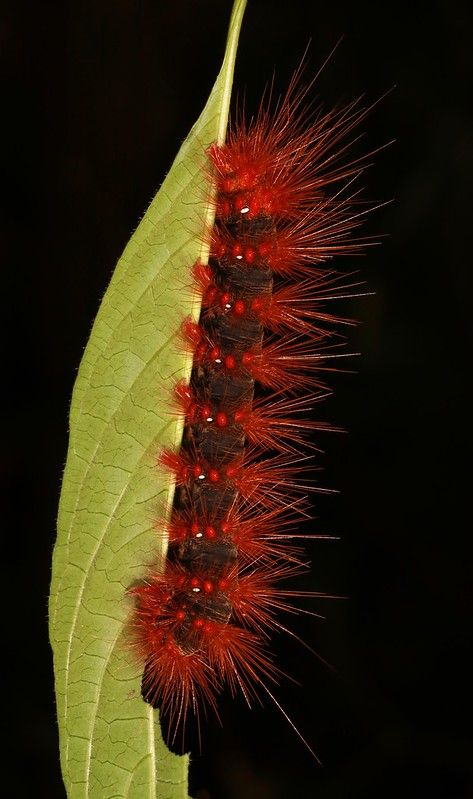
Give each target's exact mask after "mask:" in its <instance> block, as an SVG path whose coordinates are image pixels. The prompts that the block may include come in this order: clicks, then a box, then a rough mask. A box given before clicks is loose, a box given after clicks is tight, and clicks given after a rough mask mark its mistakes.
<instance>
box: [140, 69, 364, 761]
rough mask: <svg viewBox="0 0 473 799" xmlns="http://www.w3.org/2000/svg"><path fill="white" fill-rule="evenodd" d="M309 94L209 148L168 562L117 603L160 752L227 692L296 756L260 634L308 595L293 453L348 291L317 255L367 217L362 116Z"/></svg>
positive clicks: (301, 499) (302, 462)
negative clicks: (162, 739)
mask: <svg viewBox="0 0 473 799" xmlns="http://www.w3.org/2000/svg"><path fill="white" fill-rule="evenodd" d="M311 86H312V82H311V83H310V84H309V85H304V84H303V81H302V66H301V67H300V68H299V69H298V70H297V71H296V73H295V75H294V77H293V79H292V81H291V82H290V85H289V87H288V89H287V92H286V94H285V95H284V97H283V98H282V99H281V100H279V101H273V99H272V92H271V91H269V92H268V93H267V95H266V97H264V98H263V100H262V102H261V105H260V108H259V111H258V113H257V115H256V116H255V117H254V118H253V119H252V120H251V121H249V122H246V121H245V119H244V116H243V114H242V113H238V114H237V116H236V120H235V122H234V123H232V124H231V125H230V128H229V132H228V136H227V140H226V143H225V144H223V145H222V146H218V145H216V144H215V145H212V146H211V147H210V148H209V149H208V161H209V180H210V181H212V182H214V184H215V185H216V201H215V203H216V206H215V211H216V218H215V224H214V227H213V229H212V230H211V231H209V233H208V235H209V239H210V259H209V263H208V264H206V263H201V262H198V263H196V264H189V271H190V272H191V271H192V275H193V279H194V280H195V283H196V285H197V286H198V288H199V291H200V292H201V296H202V313H201V317H200V320H199V322H198V323H195V322H193V321H192V320H185V321H184V323H183V325H182V328H181V336H182V339H183V340H184V341H185V342H186V343H187V346H189V347H190V348H191V349H192V352H193V369H192V375H191V379H190V382H189V383H183V382H180V383H178V384H177V385H176V386H175V389H174V395H175V402H176V403H177V404H178V406H179V408H180V411H181V412H182V414H183V415H184V416H185V427H184V435H183V440H182V444H181V447H180V449H179V450H176V451H170V450H165V451H163V452H162V453H161V455H160V458H159V464H158V466H157V468H166V469H169V470H170V471H171V472H172V473H173V475H174V478H175V482H176V494H175V500H174V506H173V510H172V515H171V518H170V521H169V522H168V523H167V525H166V532H167V534H168V536H169V548H168V555H167V560H166V564H165V568H164V571H160V572H154V571H151V572H150V573H149V574H148V575H147V576H146V577H145V579H144V580H143V581H142V582H141V583H139V584H138V585H136V586H134V587H133V588H132V590H131V592H132V594H133V595H134V597H135V600H136V609H135V612H134V616H133V622H132V624H133V635H134V643H135V647H136V650H137V652H138V653H139V657H140V658H141V661H142V662H143V665H144V674H143V681H142V694H143V698H144V699H145V700H146V701H147V702H149V703H150V704H151V705H153V706H154V707H159V708H160V709H161V712H162V716H163V718H164V720H165V723H166V727H167V737H168V740H169V741H170V742H172V743H174V742H175V739H176V736H177V735H178V731H179V729H183V728H184V727H185V724H186V721H187V719H188V715H189V712H190V711H192V712H193V713H194V714H195V715H196V716H197V718H199V712H200V710H201V707H202V705H203V704H204V705H205V706H210V707H211V708H213V710H214V711H215V712H216V713H217V715H218V694H219V692H220V691H221V690H222V689H223V687H224V686H228V687H229V688H230V690H231V692H232V693H233V694H236V693H241V694H243V696H244V698H245V699H246V701H247V702H248V704H251V702H252V701H253V700H254V699H255V698H256V697H259V696H260V695H265V694H266V695H267V696H269V697H270V699H271V700H272V701H273V702H274V703H275V704H276V705H277V706H278V708H279V709H280V710H281V711H282V713H283V714H284V715H285V716H286V718H287V720H288V721H289V723H290V724H291V725H292V726H293V727H294V729H295V730H296V732H297V734H298V735H299V736H300V737H301V738H302V740H303V741H304V743H305V744H306V746H307V747H308V748H309V749H310V751H312V749H311V748H310V746H309V744H308V743H307V742H306V741H305V739H304V738H303V736H302V734H301V733H300V732H299V731H298V730H297V728H296V727H295V725H294V724H293V722H292V721H291V719H289V717H288V716H287V714H286V713H285V711H284V710H283V708H282V707H281V706H280V704H279V702H278V700H277V698H276V696H275V694H274V691H273V685H274V683H276V682H277V681H278V679H279V678H280V677H281V676H282V672H281V671H280V669H279V667H278V666H277V665H276V664H275V663H274V662H273V659H272V656H271V650H270V634H271V632H272V631H273V630H282V631H285V632H288V633H289V634H292V633H291V631H290V630H289V629H288V628H287V627H286V625H285V623H284V622H283V621H282V620H281V614H283V613H284V612H287V611H288V612H294V611H297V601H298V599H300V598H301V597H303V596H312V597H313V596H320V594H316V593H312V592H311V593H310V594H307V593H304V592H301V591H297V590H289V589H288V588H286V587H285V581H286V580H287V579H288V578H291V577H293V576H295V575H297V574H298V573H300V571H301V570H302V569H304V568H305V559H304V553H303V551H302V550H301V549H300V547H299V546H298V545H297V539H298V532H297V519H298V518H299V517H300V516H301V515H307V513H308V500H307V491H308V490H310V488H311V482H310V470H311V468H312V463H311V461H310V459H308V457H307V453H309V454H310V451H311V447H313V446H314V444H313V442H312V439H311V436H312V434H313V432H314V431H316V430H318V429H323V428H326V427H327V425H325V424H323V423H318V422H316V421H314V420H312V419H310V418H306V417H305V416H304V414H307V413H308V411H309V410H310V408H311V407H312V406H313V405H314V403H317V402H318V401H319V400H320V399H322V398H323V397H324V396H326V394H327V392H328V388H327V385H326V374H327V372H329V371H330V370H331V369H332V368H334V366H332V364H334V362H335V363H336V359H338V358H340V357H343V355H344V352H343V351H341V347H342V338H341V335H340V329H341V326H342V325H345V324H348V323H349V320H347V319H344V318H340V317H338V316H336V315H334V314H332V313H331V312H330V309H329V305H330V301H331V300H332V299H334V298H337V297H339V296H341V295H342V294H343V295H346V294H347V292H348V291H350V290H352V285H351V284H350V281H349V279H347V278H344V277H343V276H342V275H340V274H339V273H338V272H337V271H336V270H335V267H334V266H333V258H334V257H335V256H340V255H346V254H353V253H356V252H358V251H359V249H360V248H361V247H362V246H363V243H364V242H363V238H362V237H360V236H359V235H356V231H357V230H358V228H359V226H360V225H361V224H362V222H363V218H364V216H365V215H366V213H367V212H368V210H369V209H368V208H367V206H366V205H363V204H361V202H360V201H359V192H358V188H357V184H356V179H357V178H358V177H359V175H360V174H361V172H362V171H363V169H364V167H365V165H366V163H367V157H368V156H367V155H363V156H361V157H355V156H352V155H351V152H352V150H351V146H350V145H351V141H350V139H351V134H352V133H353V131H354V130H355V128H357V126H358V125H359V124H360V122H361V120H362V119H363V118H364V117H365V115H366V114H367V112H368V110H369V109H367V108H365V107H363V106H362V104H361V102H360V101H359V100H355V101H353V102H352V103H350V104H348V105H345V106H343V107H340V108H337V109H335V110H333V111H329V112H322V111H321V110H320V109H319V108H314V107H312V106H311V104H310V103H309V102H308V100H307V96H308V92H309V90H310V88H311ZM299 537H302V536H299ZM314 756H315V755H314Z"/></svg>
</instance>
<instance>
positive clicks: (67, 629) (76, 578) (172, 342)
mask: <svg viewBox="0 0 473 799" xmlns="http://www.w3.org/2000/svg"><path fill="white" fill-rule="evenodd" d="M245 5H246V0H236V2H235V4H234V8H233V14H232V18H231V22H230V29H229V36H228V42H227V48H226V53H225V58H224V62H223V66H222V69H221V71H220V74H219V76H218V78H217V81H216V83H215V86H214V88H213V90H212V92H211V95H210V97H209V100H208V102H207V105H206V106H205V108H204V110H203V112H202V114H201V116H200V118H199V119H198V121H197V122H196V124H195V125H194V127H193V128H192V130H191V132H190V134H189V136H188V138H187V139H186V140H185V142H184V144H183V145H182V147H181V149H180V151H179V154H178V156H177V158H176V160H175V162H174V164H173V166H172V168H171V171H170V172H169V174H168V175H167V177H166V179H165V181H164V183H163V185H162V186H161V188H160V190H159V192H158V193H157V195H156V197H155V198H154V200H153V201H152V203H151V205H150V207H149V208H148V210H147V212H146V214H145V216H144V217H143V219H142V221H141V222H140V225H139V227H138V229H137V230H136V232H135V233H134V234H133V236H132V238H131V240H130V242H129V243H128V245H127V247H126V249H125V251H124V253H123V255H122V257H121V258H120V261H119V262H118V264H117V267H116V270H115V272H114V275H113V277H112V280H111V283H110V286H109V288H108V289H107V292H106V294H105V296H104V299H103V301H102V304H101V307H100V310H99V312H98V315H97V318H96V320H95V323H94V326H93V330H92V334H91V337H90V340H89V343H88V345H87V348H86V350H85V353H84V357H83V360H82V363H81V365H80V368H79V373H78V377H77V381H76V384H75V386H74V392H73V398H72V404H71V411H70V443H69V451H68V456H67V464H66V470H65V473H64V480H63V486H62V493H61V500H60V506H59V518H58V537H57V542H56V546H55V550H54V556H53V576H52V583H51V596H50V638H51V644H52V647H53V651H54V669H55V680H56V695H57V711H58V720H59V733H60V748H61V765H62V771H63V777H64V782H65V785H66V789H67V793H68V796H69V797H70V799H83V798H84V797H92V798H93V797H96V799H111V798H112V797H113V798H114V799H117V797H128V799H143V797H147V798H148V797H149V798H150V799H151V798H155V797H156V798H157V797H161V798H164V797H166V799H177V798H178V797H179V798H181V797H186V796H187V766H188V758H187V757H177V756H175V755H172V754H171V753H170V752H169V751H168V749H167V748H166V747H165V745H164V743H163V741H162V738H161V735H160V730H159V724H158V717H157V713H156V711H153V710H152V709H151V708H150V706H149V705H147V704H146V703H145V702H144V701H143V700H142V698H141V695H140V682H141V673H142V666H141V665H140V664H139V663H137V662H136V661H135V659H134V658H133V657H132V655H131V652H130V649H129V646H128V645H127V635H126V623H127V619H128V617H129V614H130V610H131V606H132V602H131V600H130V599H129V597H127V596H126V590H127V588H129V586H130V585H131V584H132V583H133V581H134V580H136V579H138V578H142V577H143V575H144V573H145V571H146V567H147V566H149V564H150V563H151V562H152V561H153V560H156V558H157V556H158V554H159V553H158V551H157V549H158V547H159V537H158V536H157V535H156V530H155V528H154V524H153V520H154V518H155V516H156V513H157V510H158V508H163V507H166V508H167V509H169V507H170V503H171V502H172V496H173V491H174V486H173V485H172V481H171V479H170V477H169V476H168V475H167V474H165V473H161V470H160V469H159V468H158V467H157V466H156V452H157V450H158V448H159V446H162V445H164V446H172V445H175V444H177V443H178V442H179V440H180V438H181V436H182V426H183V422H182V420H180V419H178V418H176V417H175V416H173V415H172V414H170V412H169V407H168V404H167V402H166V396H165V389H166V388H169V386H170V384H171V383H172V382H174V381H175V380H177V379H178V378H181V377H188V376H189V374H190V370H191V365H192V364H191V360H190V356H189V354H186V353H184V352H183V350H182V348H180V347H179V342H178V336H177V332H178V328H179V324H180V321H181V320H182V319H183V318H184V317H186V316H188V315H192V316H193V317H194V318H195V319H197V318H198V316H199V298H198V296H197V294H196V292H195V288H194V287H193V285H192V279H191V267H192V265H193V264H194V262H195V261H196V259H197V258H199V257H200V258H202V259H203V260H205V259H206V257H207V255H208V251H207V249H206V247H205V245H204V244H203V241H204V238H205V237H204V231H205V229H206V227H207V226H208V225H211V224H212V220H213V211H212V203H211V197H209V185H208V177H207V172H206V166H207V165H206V161H207V157H206V154H205V149H206V147H207V146H208V145H209V144H210V143H211V142H213V141H216V140H217V141H219V142H222V141H223V140H224V137H225V131H226V126H227V118H228V107H229V101H230V94H231V86H232V80H233V68H234V62H235V55H236V48H237V42H238V36H239V31H240V26H241V21H242V17H243V12H244V9H245Z"/></svg>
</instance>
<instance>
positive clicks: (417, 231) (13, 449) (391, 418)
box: [1, 0, 473, 799]
mask: <svg viewBox="0 0 473 799" xmlns="http://www.w3.org/2000/svg"><path fill="white" fill-rule="evenodd" d="M230 6H231V3H230V0H225V2H224V1H223V0H211V1H209V2H203V1H201V2H199V1H197V2H191V0H175V1H174V2H152V0H146V1H144V2H140V1H139V0H135V1H134V2H133V0H128V1H127V0H115V1H114V2H103V1H102V0H99V1H98V2H91V1H90V2H85V0H82V1H81V0H64V2H61V3H57V4H55V3H31V4H30V3H25V2H21V0H20V2H9V3H8V2H7V3H6V4H5V6H4V8H5V10H6V14H5V15H4V17H3V21H2V23H1V39H2V51H3V53H4V55H5V54H6V56H7V61H6V68H5V69H4V70H3V77H2V81H3V82H4V85H3V86H2V97H3V101H2V105H3V108H4V110H5V109H7V114H6V115H5V116H4V119H3V123H2V126H3V132H4V134H6V136H7V140H6V144H5V145H4V148H3V153H2V164H3V166H2V172H3V180H2V185H3V191H2V201H3V204H4V214H3V220H4V222H2V250H3V253H2V254H3V261H4V267H3V276H4V281H5V280H6V282H7V286H6V287H5V294H4V297H5V301H6V303H5V304H6V308H5V315H6V317H7V322H8V326H7V327H6V332H5V334H4V342H5V344H6V345H7V347H6V356H5V357H4V364H5V366H6V367H7V368H6V369H5V371H6V372H7V380H6V383H5V388H4V391H3V396H4V398H5V399H6V400H7V410H6V412H5V415H4V422H5V438H6V441H7V448H6V454H5V457H4V459H3V467H4V476H3V480H2V483H3V485H4V486H5V488H6V491H7V494H6V499H7V503H4V507H6V508H10V510H8V511H7V513H6V514H5V513H4V518H5V517H6V522H7V524H6V526H5V539H4V541H5V543H4V552H5V562H4V572H5V576H6V580H5V582H6V587H7V597H6V599H5V604H4V611H3V614H2V615H3V622H4V623H3V630H4V634H3V638H4V643H5V644H6V652H7V654H6V656H4V660H5V662H6V663H7V673H6V675H5V679H4V682H3V686H2V687H3V690H2V696H3V714H4V716H5V718H6V720H7V722H8V729H9V733H8V734H9V738H10V742H11V744H12V750H13V755H12V759H11V760H10V761H9V767H8V768H7V771H6V779H7V780H8V779H11V785H10V787H9V789H8V790H7V792H6V795H8V796H18V797H32V796H35V797H37V796H41V797H43V796H44V797H48V798H49V799H55V797H64V789H63V787H62V783H61V777H60V772H59V764H58V749H57V733H56V723H55V717H54V699H53V688H52V665H51V653H50V649H49V644H48V640H47V627H46V621H47V593H48V584H49V576H50V558H51V550H52V546H53V542H54V537H55V530H54V527H55V513H56V507H57V502H58V496H59V486H60V479H61V472H62V468H63V464H64V460H65V454H66V447H67V411H68V404H69V398H70V394H71V390H72V385H73V381H74V377H75V373H76V369H77V366H78V363H79V360H80V358H81V354H82V350H83V347H84V345H85V343H86V340H87V337H88V334H89V331H90V327H91V324H92V320H93V318H94V315H95V313H96V311H97V308H98V304H99V300H100V298H101V296H102V295H103V292H104V290H105V288H106V285H107V283H108V281H109V278H110V275H111V272H112V269H113V266H114V264H115V262H116V260H117V259H118V257H119V255H120V253H121V251H122V249H123V247H124V245H125V243H126V241H127V240H128V238H129V236H130V234H131V232H132V230H133V229H134V227H135V225H136V223H137V220H138V219H139V217H140V216H141V214H142V212H143V210H144V208H145V207H146V205H147V203H148V201H149V200H150V198H151V196H152V195H153V193H154V191H155V190H156V188H157V187H158V185H159V183H160V181H161V180H162V178H163V176H164V174H165V172H166V170H167V169H168V168H169V166H170V164H171V162H172V159H173V158H174V155H175V154H176V152H177V149H178V146H179V144H180V142H181V140H182V139H183V138H184V137H185V135H186V134H187V132H188V130H189V129H190V127H191V125H192V123H193V122H194V121H195V119H196V118H197V116H198V114H199V113H200V110H201V108H202V106H203V104H204V101H205V99H206V97H207V95H208V93H209V90H210V88H211V85H212V83H213V80H214V78H215V76H216V74H217V71H218V68H219V65H220V60H221V56H222V53H223V47H224V41H225V35H226V26H227V22H228V17H229V12H230ZM469 23H470V20H469V17H468V14H467V4H466V3H445V2H431V3H428V4H427V3H425V4H423V3H420V4H417V5H416V4H406V5H405V6H402V5H397V6H390V5H386V6H383V5H382V4H377V5H376V6H372V4H371V3H367V2H363V0H361V2H357V3H351V2H338V1H337V0H335V2H333V3H328V4H323V3H312V2H301V0H293V2H292V4H291V7H290V8H289V7H288V4H287V3H286V2H269V1H267V2H263V1H260V0H249V8H248V10H247V13H246V18H245V21H244V25H243V32H242V37H241V45H240V51H239V56H238V62H237V71H236V84H235V85H236V86H238V87H239V88H240V89H242V88H246V93H247V98H248V105H249V107H253V108H254V107H255V104H256V102H257V99H258V98H259V96H260V94H261V91H262V90H263V87H264V85H265V82H266V81H267V80H268V79H269V78H270V77H271V75H272V71H273V68H274V67H276V75H277V85H278V86H280V87H284V86H285V85H286V84H287V81H288V80H289V77H290V75H291V73H292V71H293V69H294V67H295V66H296V65H297V63H298V61H299V59H300V57H301V54H302V52H303V50H304V48H305V46H306V44H307V42H308V39H309V37H311V39H312V44H311V48H310V55H309V66H308V71H309V74H310V73H311V72H312V73H313V72H315V71H316V69H317V67H318V65H319V64H320V63H321V61H322V60H323V59H324V58H325V56H326V55H327V54H328V52H329V51H330V50H331V48H332V46H333V45H334V43H335V42H336V41H337V40H338V38H339V37H340V35H341V34H344V35H345V39H344V41H343V42H342V44H341V45H340V47H339V48H338V50H337V52H336V54H335V56H334V57H333V59H332V60H331V62H330V64H329V65H328V67H327V68H326V69H325V70H324V72H323V74H322V76H321V78H320V80H319V82H318V87H317V94H318V95H319V96H320V97H321V98H322V99H323V101H324V103H325V104H326V105H327V106H328V107H330V106H331V105H333V104H334V103H336V102H338V101H340V100H342V101H343V100H348V99H350V98H352V97H353V96H356V95H358V94H360V93H362V92H366V93H367V97H368V99H369V100H374V99H376V98H378V97H379V96H380V95H381V94H383V93H384V92H385V91H386V90H387V89H389V88H391V87H392V86H393V85H394V84H396V86H397V88H396V89H395V90H394V91H393V92H392V93H391V94H390V95H389V96H388V97H387V98H386V99H384V100H383V101H382V102H381V103H380V104H379V105H378V107H377V108H376V109H375V110H374V111H373V113H372V114H371V115H370V117H369V118H368V120H367V121H366V122H365V123H364V125H363V128H364V130H365V131H366V136H365V141H366V145H367V147H369V148H373V147H377V146H380V145H382V144H384V143H386V142H387V141H388V140H390V139H392V138H394V139H396V140H397V141H396V143H395V144H394V145H392V146H391V147H389V148H387V149H386V150H384V151H383V152H381V153H380V154H379V155H378V156H377V157H376V166H375V167H374V168H373V169H371V170H369V171H368V173H367V174H366V176H365V179H364V184H365V186H366V192H365V194H366V196H367V197H370V198H373V199H376V200H378V199H379V200H390V199H393V200H394V201H393V203H392V204H390V205H389V206H387V207H385V208H383V209H382V210H381V211H378V212H376V214H374V215H373V216H372V218H371V219H370V220H369V221H368V223H367V226H366V230H367V231H368V232H372V233H386V234H389V236H388V237H387V238H386V239H385V240H384V242H383V244H382V246H381V247H379V248H374V249H371V250H370V251H369V253H368V255H367V256H365V257H360V258H357V259H356V266H360V267H361V269H362V272H363V276H364V277H365V278H366V279H367V281H368V284H369V287H370V289H372V290H373V291H375V292H376V295H375V296H374V297H370V298H366V299H358V300H356V301H350V302H349V303H347V304H345V305H344V307H343V308H340V311H343V312H345V313H347V314H350V313H353V314H354V315H356V317H357V318H359V319H360V320H361V321H362V324H361V325H360V327H358V328H357V329H356V330H355V331H353V334H352V336H351V343H350V347H351V348H352V349H353V351H361V352H362V356H361V357H360V358H358V359H356V360H354V361H353V364H352V366H353V369H354V370H355V371H356V374H354V375H338V376H336V378H335V379H334V381H333V382H334V384H335V388H336V395H335V397H334V399H332V400H330V401H329V402H328V403H327V404H326V406H325V408H324V409H323V414H324V416H325V418H327V419H331V420H332V421H334V422H335V423H337V424H340V425H343V426H344V427H346V428H347V429H348V430H349V435H335V434H333V435H330V436H328V437H327V436H325V438H324V440H323V442H322V446H323V448H324V449H325V450H326V454H325V455H324V456H323V457H321V459H320V462H321V464H323V466H324V470H325V471H324V473H323V475H321V476H320V477H321V480H322V482H323V484H324V485H326V486H330V487H335V488H337V489H339V490H340V491H341V494H340V495H338V496H336V497H335V498H331V499H317V500H316V514H317V516H318V521H317V523H316V524H317V528H318V529H319V530H320V531H322V532H328V531H330V532H333V533H335V534H337V535H340V536H341V541H339V542H337V543H332V544H327V543H320V544H318V545H316V546H314V547H312V548H311V552H310V555H311V559H312V562H313V571H312V580H313V582H312V583H311V586H312V587H315V588H317V589H321V590H327V591H332V592H339V593H343V594H347V595H348V596H349V600H347V601H339V602H332V603H326V604H325V605H324V606H323V610H324V611H326V613H327V621H325V622H319V621H317V620H313V619H311V618H309V617H302V618H299V619H296V620H294V628H295V629H296V631H297V632H298V633H299V634H300V635H301V636H302V637H303V638H304V639H305V640H306V641H307V642H308V643H309V644H311V645H313V646H315V647H316V649H317V650H318V651H319V652H320V653H321V655H322V656H323V657H324V658H326V659H327V660H329V661H330V662H331V663H332V664H333V665H334V666H335V668H336V672H335V673H333V672H331V671H329V670H326V669H325V668H324V667H323V666H322V665H321V664H320V663H319V662H318V661H317V660H316V659H315V658H313V657H312V656H311V655H310V653H309V652H307V651H306V650H304V649H301V648H300V647H297V646H296V645H293V644H291V642H287V641H282V640H281V641H277V642H276V643H275V647H276V651H277V653H278V656H279V657H280V660H281V662H282V663H283V664H284V666H285V667H286V669H287V670H288V671H289V672H290V673H291V675H293V676H294V677H295V678H296V679H297V680H299V681H300V682H301V683H302V685H303V687H301V688H298V687H294V686H292V685H291V684H290V683H289V684H286V685H285V686H283V687H281V689H280V690H279V691H278V696H279V697H280V699H281V702H282V703H283V705H284V707H285V708H286V709H287V711H288V712H289V714H290V715H291V717H292V718H293V719H294V721H295V723H296V724H297V725H298V727H299V728H300V729H301V731H302V732H303V733H304V735H306V736H307V738H308V739H309V740H310V742H311V744H312V745H313V746H314V747H315V748H316V750H317V752H318V754H319V756H320V757H321V759H322V761H323V763H324V766H323V767H322V768H320V767H319V766H317V765H316V763H315V762H314V761H313V760H312V758H311V757H310V755H309V754H308V753H307V751H306V750H305V749H304V747H303V745H302V744H301V743H300V741H299V739H298V738H297V737H296V735H295V734H294V733H293V731H292V730H291V729H290V728H289V727H288V725H287V724H286V722H285V721H284V719H283V718H282V716H280V714H279V713H278V711H277V710H276V709H274V708H272V707H270V706H267V703H266V707H265V708H264V709H255V710H253V711H251V712H249V711H246V710H245V708H244V706H243V703H238V704H237V703H234V702H231V701H223V702H222V706H221V711H222V718H223V728H220V727H219V726H218V724H217V722H214V720H213V719H210V720H209V722H208V724H207V725H206V726H205V732H204V736H203V753H202V755H201V756H197V755H196V756H194V765H193V767H192V771H191V793H192V795H193V796H196V795H197V796H198V797H199V799H235V798H236V797H238V799H253V797H255V799H256V797H258V799H269V798H271V799H286V798H288V797H299V796H304V797H310V796H314V797H317V799H333V798H334V797H337V798H339V797H343V798H345V797H347V799H355V798H357V797H359V798H360V799H371V797H373V799H374V797H383V799H390V797H393V798H394V797H398V796H399V795H402V796H403V797H424V796H425V797H429V799H440V798H442V799H466V797H471V796H472V795H473V747H472V741H471V714H470V712H469V711H468V707H467V703H468V700H469V693H470V685H471V676H470V669H471V658H469V652H468V647H469V644H470V643H471V637H470V634H471V626H472V617H471V602H470V599H471V545H470V536H471V532H470V531H471V520H470V505H471V503H470V496H471V488H470V484H469V483H470V481H469V479H468V478H469V475H470V473H471V446H470V444H469V441H468V432H469V427H470V415H471V412H470V407H469V396H468V393H467V391H466V385H467V380H468V379H469V377H470V374H469V372H470V369H471V334H472V325H471V309H470V302H471V294H470V290H469V273H470V260H471V258H470V253H469V239H470V235H469V234H470V229H471V220H470V213H471V205H469V204H468V201H467V189H468V188H469V187H470V184H471V180H472V147H471V139H470V138H469V137H470V133H471V127H470V125H469V123H470V119H469V109H468V91H469V88H471V86H469V84H470V78H471V59H470V49H471V46H470V39H471V28H470V24H469ZM349 266H350V267H351V266H353V263H352V262H350V264H349ZM11 352H13V353H14V354H13V357H12V358H11V362H10V361H9V359H10V353H11ZM10 367H11V369H10ZM462 511H464V513H465V516H462ZM319 609H322V606H319Z"/></svg>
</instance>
